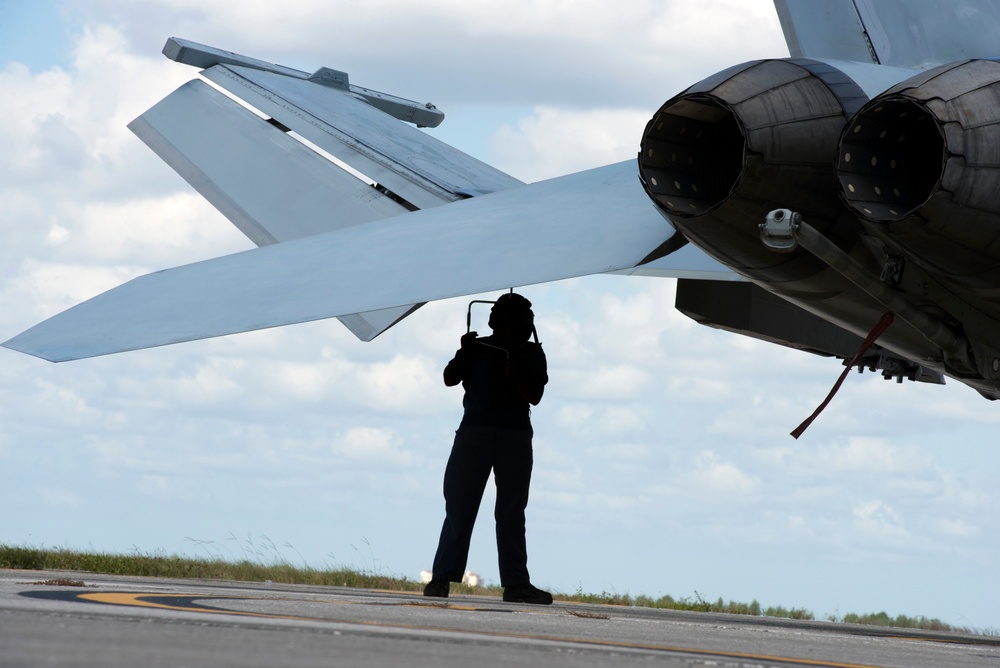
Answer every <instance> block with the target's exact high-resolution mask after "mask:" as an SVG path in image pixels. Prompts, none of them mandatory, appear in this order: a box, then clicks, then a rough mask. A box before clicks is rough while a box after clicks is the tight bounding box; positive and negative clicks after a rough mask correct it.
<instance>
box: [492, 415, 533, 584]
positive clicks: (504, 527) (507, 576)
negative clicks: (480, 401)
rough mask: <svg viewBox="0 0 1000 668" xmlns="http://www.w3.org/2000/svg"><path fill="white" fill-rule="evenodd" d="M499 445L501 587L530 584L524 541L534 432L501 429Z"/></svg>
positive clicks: (496, 464)
mask: <svg viewBox="0 0 1000 668" xmlns="http://www.w3.org/2000/svg"><path fill="white" fill-rule="evenodd" d="M498 432H499V434H500V437H499V438H498V443H497V455H496V461H495V462H494V464H493V475H494V477H495V479H496V486H497V503H496V508H495V509H494V516H495V517H496V524H497V556H498V558H499V564H500V584H501V585H503V586H504V587H509V586H514V585H525V584H528V583H529V581H530V578H529V577H528V549H527V545H526V541H525V535H524V533H525V529H524V509H525V508H526V507H527V505H528V488H529V486H530V485H531V466H532V453H531V431H530V430H516V429H502V430H498Z"/></svg>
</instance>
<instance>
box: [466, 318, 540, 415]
mask: <svg viewBox="0 0 1000 668" xmlns="http://www.w3.org/2000/svg"><path fill="white" fill-rule="evenodd" d="M484 344H486V345H484ZM490 346H500V343H499V341H498V340H497V339H496V338H495V337H493V336H486V337H483V338H481V339H476V341H475V342H473V343H471V344H469V345H467V346H465V347H464V348H462V349H460V350H459V351H458V352H457V353H455V358H454V359H453V360H452V361H451V362H449V363H448V364H449V366H452V365H457V366H456V367H455V369H456V371H457V372H458V374H459V376H460V377H461V379H462V387H463V388H465V398H464V399H463V400H462V405H463V406H464V407H465V417H464V418H463V419H462V424H463V425H476V426H481V427H506V428H510V429H530V428H531V419H530V417H529V416H530V413H531V411H530V405H529V403H528V401H527V399H525V398H524V397H522V396H521V393H520V392H519V391H518V389H517V388H516V387H515V386H514V383H513V381H512V380H511V379H510V378H508V377H507V376H506V374H505V373H504V365H505V363H506V362H507V356H506V355H505V354H504V351H503V350H497V349H496V348H493V347H490ZM509 352H510V359H511V361H512V362H514V365H515V374H516V375H517V377H519V378H521V379H523V380H526V381H528V382H529V383H539V384H540V385H545V384H546V383H547V382H549V376H548V370H547V368H546V362H545V353H544V352H543V351H542V347H541V345H539V344H537V343H534V342H532V341H525V342H524V343H521V344H518V345H517V346H515V347H514V348H513V349H511V350H510V351H509Z"/></svg>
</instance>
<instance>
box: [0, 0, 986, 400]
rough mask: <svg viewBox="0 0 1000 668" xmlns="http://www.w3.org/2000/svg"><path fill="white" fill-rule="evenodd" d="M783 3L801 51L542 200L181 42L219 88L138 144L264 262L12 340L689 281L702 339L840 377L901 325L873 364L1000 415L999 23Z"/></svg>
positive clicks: (831, 0) (364, 112)
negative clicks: (811, 356)
mask: <svg viewBox="0 0 1000 668" xmlns="http://www.w3.org/2000/svg"><path fill="white" fill-rule="evenodd" d="M775 7H776V10H777V12H778V17H779V19H780V21H781V26H782V29H783V31H784V34H785V39H786V42H787V44H788V48H789V53H790V54H791V56H790V57H789V58H784V59H769V60H760V61H752V62H749V63H743V64H739V65H735V66H733V67H731V68H729V69H726V70H724V71H722V72H719V73H717V74H715V75H712V76H710V77H708V78H707V79H705V80H704V81H701V82H699V83H697V84H695V85H694V86H691V87H690V88H689V89H687V90H686V91H683V92H681V93H680V94H678V95H677V96H675V97H673V98H671V99H670V100H668V101H667V102H666V103H664V105H663V106H662V107H661V108H660V109H659V110H658V111H657V112H656V113H655V114H654V115H653V117H652V118H651V120H650V122H649V124H648V126H647V128H646V130H645V132H644V134H643V136H642V137H641V138H640V142H639V146H640V150H639V157H638V160H636V161H627V162H623V163H618V164H614V165H608V166H606V167H602V168H598V169H594V170H589V171H585V172H580V173H577V174H570V175H568V176H564V177H560V178H556V179H551V180H548V181H542V182H539V183H535V184H530V185H529V184H524V183H522V182H520V181H518V180H517V179H515V178H513V177H511V176H509V175H507V174H504V173H503V172H500V171H499V170H497V169H494V168H493V167H490V166H489V165H486V164H484V163H482V162H480V161H478V160H476V159H474V158H472V157H471V156H468V155H466V154H464V153H462V152H460V151H458V150H456V149H455V148H453V147H451V146H448V145H447V144H444V143H442V142H440V141H437V140H435V139H434V138H433V137H430V136H429V135H428V134H426V133H424V132H421V131H420V130H418V129H417V128H418V127H422V126H435V125H437V124H439V123H440V122H441V121H442V120H443V118H444V115H443V114H442V113H441V112H440V111H439V110H437V109H435V108H434V107H433V106H432V105H424V104H420V103H417V102H413V101H410V100H404V99H401V98H398V97H394V96H391V95H387V94H384V93H380V92H378V91H373V90H370V89H366V88H362V87H360V86H356V85H354V84H352V83H351V82H350V80H349V77H348V75H347V74H346V73H344V72H339V71H336V70H332V69H329V68H325V67H324V68H320V69H319V70H317V71H316V72H314V73H312V74H309V73H307V72H300V71H298V70H293V69H290V68H287V67H282V66H279V65H274V64H271V63H268V62H266V61H262V60H258V59H255V58H249V57H246V56H242V55H239V54H234V53H230V52H226V51H222V50H219V49H215V48H212V47H207V46H204V45H200V44H195V43H193V42H188V41H186V40H182V39H176V38H171V39H169V40H168V41H167V44H166V46H165V47H164V54H165V55H167V56H168V57H169V58H171V59H173V60H175V61H177V62H179V63H184V64H188V65H192V66H195V67H199V68H203V71H202V73H201V74H202V76H203V77H204V78H205V79H207V80H208V81H210V82H211V83H212V84H214V86H213V85H209V84H207V83H205V82H204V81H200V80H195V81H191V82H189V83H187V84H185V85H183V86H181V87H180V88H178V89H177V90H176V91H174V92H173V93H171V94H170V95H168V96H167V97H166V98H164V99H163V100H162V101H161V102H159V103H158V104H157V105H155V106H154V107H153V108H151V109H150V110H148V111H147V112H146V113H144V114H142V115H141V116H140V117H139V118H137V119H135V120H134V121H133V122H132V123H131V124H130V125H129V127H130V128H131V129H132V131H133V132H134V133H135V134H136V135H137V136H138V137H139V138H140V139H141V140H142V141H144V142H145V143H146V144H147V145H148V146H149V147H150V148H151V149H152V150H153V151H155V152H156V153H157V155H159V156H160V157H161V158H162V159H163V160H164V161H166V162H167V163H168V164H169V165H170V166H171V167H172V168H173V169H175V170H176V171H177V172H178V173H179V174H180V175H181V176H182V177H183V178H184V179H185V180H187V181H188V183H190V184H191V185H192V187H194V188H195V189H196V190H197V191H198V192H199V193H201V194H202V195H203V196H204V197H205V198H206V199H208V201H209V202H211V203H212V204H213V205H214V206H215V207H216V208H218V209H219V210H220V211H221V212H222V213H223V214H224V215H225V216H226V217H227V218H228V219H229V220H230V221H232V222H233V224H234V225H236V226H237V227H238V228H239V229H240V230H241V231H242V232H243V233H244V234H246V235H247V236H248V237H249V238H250V239H251V240H252V241H254V243H256V244H257V245H258V246H259V248H257V249H254V250H250V251H246V252H243V253H237V254H234V255H229V256H225V257H221V258H216V259H214V260H208V261H205V262H199V263H196V264H192V265H187V266H183V267H177V268H174V269H170V270H166V271H161V272H156V273H153V274H149V275H147V276H142V277H140V278H137V279H135V280H133V281H130V282H128V283H125V284H124V285H122V286H119V287H118V288H115V289H113V290H110V291H108V292H105V293H104V294H101V295H98V296H96V297H94V298H93V299H90V300H88V301H86V302H83V303H82V304H79V305H77V306H75V307H73V308H71V309H68V310H67V311H64V312H63V313H60V314H58V315H56V316H54V317H52V318H50V319H49V320H46V321H44V322H42V323H40V324H38V325H36V326H34V327H32V328H31V329H29V330H27V331H25V332H23V333H21V334H19V335H17V336H15V337H14V338H12V339H10V340H9V341H7V342H5V343H4V344H3V345H4V346H6V347H8V348H11V349H14V350H19V351H22V352H25V353H28V354H31V355H36V356H38V357H42V358H45V359H48V360H52V361H65V360H72V359H79V358H85V357H92V356H96V355H105V354H109V353H115V352H121V351H126V350H134V349H140V348H148V347H152V346H160V345H167V344H172V343H178V342H181V341H190V340H195V339H201V338H207V337H213V336H223V335H226V334H232V333H236V332H243V331H249V330H253V329H262V328H267V327H278V326H283V325H288V324H292V323H297V322H305V321H309V320H316V319H321V318H330V317H338V318H340V319H341V321H342V322H344V324H345V325H346V326H348V327H349V328H350V329H351V331H352V332H354V333H355V335H357V336H358V337H359V338H361V339H363V340H371V339H372V338H374V337H375V336H377V335H378V334H380V333H381V332H383V331H385V330H386V329H388V328H389V327H391V326H393V325H395V324H396V323H398V322H399V321H400V320H402V319H403V318H405V317H406V316H407V315H408V314H409V313H411V312H412V311H413V310H414V309H415V308H417V307H419V305H420V304H422V303H424V302H427V301H431V300H436V299H444V298H448V297H455V296H461V295H467V294H476V293H481V292H487V291H494V290H503V289H506V288H510V287H516V286H523V285H529V284H535V283H541V282H546V281H553V280H560V279H563V278H571V277H576V276H583V275H587V274H593V273H625V274H642V275H652V276H669V277H674V278H677V279H678V290H677V304H676V306H677V308H678V309H680V310H681V311H682V312H684V313H685V314H687V315H689V316H691V317H692V318H694V319H696V320H697V321H699V322H701V323H703V324H706V325H709V326H713V327H719V328H723V329H727V330H730V331H733V332H737V333H741V334H744V335H748V336H754V337H757V338H761V339H764V340H767V341H771V342H774V343H779V344H782V345H787V346H791V347H795V348H798V349H802V350H806V351H810V352H814V353H817V354H822V355H830V356H835V357H840V358H844V359H850V358H852V356H853V355H854V352H855V351H856V350H857V348H858V346H859V344H860V342H861V340H862V338H863V337H864V336H865V335H866V334H868V332H869V331H870V330H871V329H872V328H873V327H874V326H875V324H876V323H877V322H879V321H880V319H881V318H882V316H883V315H884V314H886V313H892V314H893V316H894V320H893V322H892V324H891V325H890V326H889V327H888V329H887V330H885V332H884V333H883V334H882V335H881V337H880V338H879V339H878V343H877V345H875V346H874V347H873V348H872V349H871V350H870V351H869V352H868V353H867V354H866V355H865V356H864V357H863V359H861V361H860V362H859V364H860V365H862V366H864V367H869V368H873V369H879V370H881V371H882V373H883V375H885V376H886V377H891V378H897V379H898V380H902V379H903V378H910V379H912V380H920V381H926V382H936V383H941V382H943V377H944V376H949V377H952V378H955V379H958V380H959V381H961V382H963V383H966V384H968V385H970V386H971V387H973V388H975V389H977V390H979V391H980V393H982V394H983V396H985V397H987V398H990V399H996V398H998V397H1000V196H998V194H997V193H1000V154H998V149H997V148H996V147H997V146H1000V104H997V100H1000V63H998V62H995V61H993V60H991V58H993V57H995V56H1000V53H997V52H996V51H997V46H996V41H995V36H996V35H997V34H1000V7H997V6H996V4H995V3H992V2H989V1H988V0H963V1H952V2H947V3H945V2H939V1H937V0H905V1H904V0H827V1H825V2H815V1H813V0H775ZM219 89H222V90H224V91H225V93H228V95H227V94H224V93H223V92H221V91H220V90H219ZM230 96H233V97H236V98H239V99H240V100H241V101H242V102H244V103H245V104H242V105H241V104H238V103H237V102H235V101H234V100H233V99H232V98H231V97H230ZM414 126H417V127H414ZM301 139H305V140H308V141H307V142H303V141H301Z"/></svg>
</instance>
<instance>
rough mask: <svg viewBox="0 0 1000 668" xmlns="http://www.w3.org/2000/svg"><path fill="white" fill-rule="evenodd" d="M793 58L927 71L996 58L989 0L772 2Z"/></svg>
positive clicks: (995, 11) (998, 13) (998, 18)
mask: <svg viewBox="0 0 1000 668" xmlns="http://www.w3.org/2000/svg"><path fill="white" fill-rule="evenodd" d="M774 6H775V9H777V11H778V18H779V20H780V21H781V29H782V30H783V31H784V33H785V42H786V43H787V44H788V51H789V53H790V54H791V55H792V56H793V57H807V58H834V59H838V60H854V61H859V62H874V63H879V64H882V65H891V66H893V67H905V68H908V69H918V70H923V69H928V68H931V67H934V66H936V65H940V64H942V63H949V62H953V61H956V60H965V59H968V58H993V57H996V56H1000V53H998V52H997V51H998V46H997V41H996V36H997V35H998V34H1000V4H998V3H996V2H993V1H992V0H961V2H941V1H940V0H823V2H817V1H816V0H774Z"/></svg>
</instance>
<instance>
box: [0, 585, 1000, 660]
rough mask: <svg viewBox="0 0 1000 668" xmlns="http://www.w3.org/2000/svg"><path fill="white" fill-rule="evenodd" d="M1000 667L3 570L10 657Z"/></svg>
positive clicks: (819, 629)
mask: <svg viewBox="0 0 1000 668" xmlns="http://www.w3.org/2000/svg"><path fill="white" fill-rule="evenodd" d="M136 665H142V666H240V667H241V668H250V667H253V666H269V667H270V666H289V667H292V666H361V667H364V666H434V667H440V666H526V665H530V666H539V667H549V666H574V667H576V666H582V667H589V666H594V667H596V666H602V667H603V666H608V665H615V666H632V665H639V666H660V665H665V666H673V667H680V668H683V667H687V666H734V667H741V668H742V667H751V666H752V667H754V668H765V667H768V668H769V667H772V666H774V667H782V668H788V667H789V666H792V667H794V666H811V667H814V668H815V667H816V666H827V667H829V666H835V667H838V668H845V667H850V668H853V667H857V666H880V667H890V666H891V667H900V668H922V667H927V668H932V667H933V668H941V667H948V668H963V667H966V666H969V667H972V666H976V667H980V666H991V667H994V668H995V667H996V666H1000V637H995V636H986V637H984V636H970V635H964V634H947V633H927V632H911V631H905V630H900V629H881V628H872V627H863V626H854V625H848V624H834V623H830V622H800V621H794V620H782V619H766V618H753V617H744V616H737V615H722V614H709V613H691V612H678V611H668V610H652V609H648V608H625V607H618V606H604V605H584V604H579V603H560V602H556V603H555V604H554V605H551V606H529V605H521V604H511V603H504V602H503V601H502V600H500V599H498V598H494V597H485V596H483V597H479V596H453V597H452V598H449V599H446V600H441V599H426V598H424V597H422V596H420V595H418V594H412V593H400V592H386V591H373V590H362V589H348V588H340V587H313V586H297V585H281V584H272V583H245V582H229V581H216V580H167V579H161V578H139V577H119V576H108V575H92V574H89V573H77V572H73V573H67V572H52V571H45V572H40V571H19V570H0V666H3V667H7V666H81V667H89V666H136Z"/></svg>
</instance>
